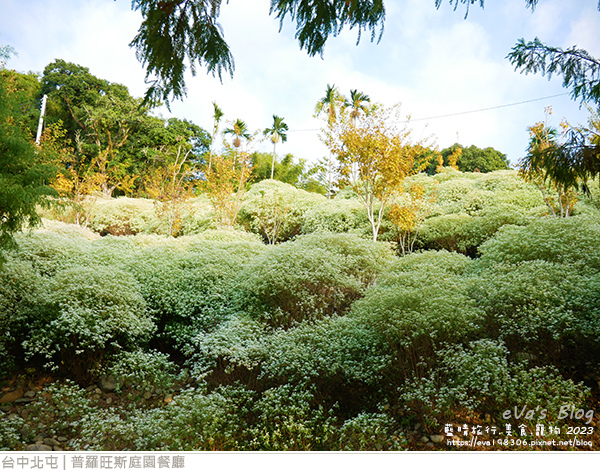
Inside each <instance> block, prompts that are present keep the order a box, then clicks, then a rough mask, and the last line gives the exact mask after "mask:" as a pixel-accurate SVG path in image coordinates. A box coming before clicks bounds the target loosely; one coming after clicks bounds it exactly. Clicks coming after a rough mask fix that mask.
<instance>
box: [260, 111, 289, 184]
mask: <svg viewBox="0 0 600 470" xmlns="http://www.w3.org/2000/svg"><path fill="white" fill-rule="evenodd" d="M288 129H289V128H288V125H287V124H286V123H285V122H283V118H282V117H279V116H275V115H274V114H273V126H272V127H271V128H267V129H265V130H264V132H263V134H264V135H265V136H268V137H269V138H270V139H271V142H273V164H272V165H271V179H273V175H274V173H275V157H276V155H277V154H276V153H275V149H276V146H277V142H279V139H281V142H285V141H287V134H286V132H287V131H288Z"/></svg>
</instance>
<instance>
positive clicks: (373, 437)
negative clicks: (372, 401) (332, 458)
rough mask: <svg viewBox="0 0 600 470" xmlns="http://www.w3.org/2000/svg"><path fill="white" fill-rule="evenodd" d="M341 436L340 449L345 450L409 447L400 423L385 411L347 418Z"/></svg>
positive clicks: (401, 448)
mask: <svg viewBox="0 0 600 470" xmlns="http://www.w3.org/2000/svg"><path fill="white" fill-rule="evenodd" d="M339 436H340V437H339V444H338V446H339V450H343V451H362V452H365V451H391V450H407V447H408V442H407V440H406V437H405V436H404V434H403V433H402V431H400V430H399V429H398V425H397V424H396V423H395V422H394V420H393V419H391V418H390V417H389V416H388V415H386V414H384V413H360V414H359V415H358V416H356V417H354V418H350V419H348V420H346V421H345V422H344V424H343V425H342V427H341V428H340V430H339ZM332 450H333V449H332ZM336 450H337V449H336Z"/></svg>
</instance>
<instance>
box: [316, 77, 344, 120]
mask: <svg viewBox="0 0 600 470" xmlns="http://www.w3.org/2000/svg"><path fill="white" fill-rule="evenodd" d="M345 101H346V100H345V99H344V97H343V96H342V95H341V94H340V92H339V90H338V89H337V87H336V86H335V85H327V89H326V90H325V96H324V97H323V98H321V99H320V100H319V101H318V102H317V106H316V107H315V114H316V115H317V116H319V115H320V114H321V113H323V112H325V113H327V121H328V122H329V125H331V124H333V123H334V122H335V120H336V119H337V110H338V108H339V107H341V105H342V103H344V102H345Z"/></svg>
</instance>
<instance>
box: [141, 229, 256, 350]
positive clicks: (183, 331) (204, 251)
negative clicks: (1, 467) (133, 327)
mask: <svg viewBox="0 0 600 470" xmlns="http://www.w3.org/2000/svg"><path fill="white" fill-rule="evenodd" d="M222 235H223V234H221V236H220V237H221V239H222V240H227V238H225V237H224V236H222ZM264 249H265V247H264V245H263V244H262V243H257V242H256V241H254V240H252V241H239V239H238V241H229V242H228V241H208V240H204V239H202V238H196V237H184V239H183V241H182V243H181V244H179V243H175V242H174V243H172V244H171V245H163V246H155V247H149V248H146V249H144V250H143V251H142V252H141V253H140V255H139V256H138V257H137V258H136V259H135V260H133V262H132V263H131V265H130V270H131V271H132V272H133V273H134V275H135V277H136V279H137V280H138V282H139V285H140V292H141V294H142V295H143V297H144V299H145V301H146V303H147V306H148V309H149V312H150V313H151V314H152V317H153V318H154V321H155V323H156V325H157V328H158V329H157V332H156V335H155V337H156V339H159V340H160V341H161V342H162V343H163V344H165V345H169V346H171V347H176V348H178V349H179V348H183V347H184V346H185V345H186V344H187V342H188V341H189V340H190V338H192V337H193V336H195V335H196V334H198V333H199V332H202V331H212V330H214V329H215V328H216V327H217V326H218V325H219V324H220V323H221V322H223V321H224V320H225V319H226V318H227V317H228V316H229V315H230V314H231V307H230V301H229V298H230V296H231V292H230V291H231V289H232V287H231V284H232V281H233V280H234V279H235V277H236V275H237V274H238V272H239V271H240V270H241V269H243V267H244V266H245V265H246V264H248V263H250V262H251V260H253V259H254V258H255V257H256V256H257V255H258V254H259V253H261V252H262V251H264Z"/></svg>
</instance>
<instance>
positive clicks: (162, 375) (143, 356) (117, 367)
mask: <svg viewBox="0 0 600 470" xmlns="http://www.w3.org/2000/svg"><path fill="white" fill-rule="evenodd" d="M177 370H178V367H177V365H176V364H175V363H173V362H171V360H170V359H169V356H168V355H167V354H164V353H161V352H158V351H147V352H146V351H143V350H142V349H136V350H133V351H121V352H119V353H117V354H116V355H115V356H114V357H113V358H111V360H110V363H109V364H108V365H107V366H106V367H105V369H104V371H105V373H106V374H107V375H109V376H112V377H114V378H115V379H117V390H120V389H122V388H132V389H135V390H138V391H156V390H158V391H160V392H162V393H165V392H166V391H168V390H170V389H171V388H172V387H173V386H174V385H175V383H176V382H177V380H178V379H179V378H180V377H179V375H180V374H178V372H177Z"/></svg>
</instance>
